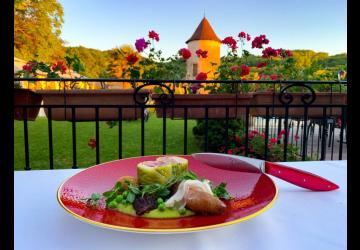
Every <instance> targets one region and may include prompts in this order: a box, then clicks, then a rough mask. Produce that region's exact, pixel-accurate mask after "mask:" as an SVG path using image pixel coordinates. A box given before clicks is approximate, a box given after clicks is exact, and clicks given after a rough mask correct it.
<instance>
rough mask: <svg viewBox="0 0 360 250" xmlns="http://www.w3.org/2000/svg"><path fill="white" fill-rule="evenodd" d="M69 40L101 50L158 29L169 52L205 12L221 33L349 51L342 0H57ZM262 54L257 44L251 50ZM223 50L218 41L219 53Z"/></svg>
mask: <svg viewBox="0 0 360 250" xmlns="http://www.w3.org/2000/svg"><path fill="white" fill-rule="evenodd" d="M59 2H60V3H61V5H62V6H63V8H64V19H65V22H64V24H63V28H62V35H61V37H62V38H63V39H64V40H65V41H66V42H67V45H68V46H78V45H82V46H85V47H89V48H96V49H100V50H106V49H111V48H114V47H116V46H121V45H123V44H131V45H133V44H134V42H135V40H136V39H138V38H140V37H144V36H147V34H148V31H149V30H152V29H153V30H155V31H156V32H158V33H159V34H160V42H159V43H158V44H157V46H156V47H157V48H158V49H161V50H162V51H163V52H164V55H165V56H170V55H172V54H174V53H176V52H177V50H178V49H179V48H182V47H186V44H185V41H186V40H187V39H188V38H189V37H190V36H191V35H192V34H193V32H194V31H195V29H196V27H197V26H198V24H199V22H200V21H201V19H202V18H203V14H204V10H205V13H206V18H207V19H208V20H209V22H210V24H211V25H212V27H213V28H214V30H215V32H216V34H217V35H218V36H219V37H220V38H221V39H223V38H224V37H226V36H234V37H235V36H237V34H238V33H239V32H240V31H245V32H247V33H249V34H250V35H251V37H255V36H258V35H260V34H265V35H266V36H267V37H268V38H269V40H270V44H269V45H270V46H271V47H273V48H286V49H312V50H314V51H317V52H320V51H322V52H328V53H329V54H330V55H333V54H339V53H343V52H346V51H347V20H346V19H347V16H346V14H347V13H346V12H347V5H346V0H273V1H266V0H251V1H249V0H246V1H244V0H238V1H235V0H227V1H221V0H217V1H215V0H207V1H205V0H182V1H169V0H151V1H149V0H135V1H134V0H132V1H131V0H118V1H116V0H101V1H99V0H59ZM247 49H249V50H250V52H251V53H254V54H260V53H261V52H260V50H251V49H250V46H248V47H247ZM225 51H226V49H225V47H224V46H222V54H224V53H225Z"/></svg>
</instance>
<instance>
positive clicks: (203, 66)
mask: <svg viewBox="0 0 360 250" xmlns="http://www.w3.org/2000/svg"><path fill="white" fill-rule="evenodd" d="M186 43H187V45H188V49H189V50H190V51H191V57H190V58H189V59H188V60H187V61H186V79H190V80H192V79H195V77H196V75H197V74H198V73H200V72H204V73H207V74H208V79H214V72H215V71H216V69H217V68H218V67H219V65H220V46H221V40H220V38H219V37H218V36H217V35H216V34H215V32H214V30H213V28H212V27H211V25H210V23H209V21H208V20H207V19H206V18H205V17H204V18H203V19H202V20H201V22H200V24H199V26H198V27H197V28H196V30H195V32H194V34H193V35H192V36H191V37H190V38H189V39H188V40H187V41H186ZM198 49H201V50H206V51H207V52H208V53H207V55H208V56H207V58H202V57H200V58H199V57H198V56H197V55H196V51H197V50H198Z"/></svg>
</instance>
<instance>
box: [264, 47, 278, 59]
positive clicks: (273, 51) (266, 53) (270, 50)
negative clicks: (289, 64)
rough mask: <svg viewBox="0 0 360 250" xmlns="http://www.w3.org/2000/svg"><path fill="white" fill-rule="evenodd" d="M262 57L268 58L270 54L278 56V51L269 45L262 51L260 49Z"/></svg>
mask: <svg viewBox="0 0 360 250" xmlns="http://www.w3.org/2000/svg"><path fill="white" fill-rule="evenodd" d="M262 54H263V55H262V57H263V58H269V57H271V56H273V57H277V56H278V54H279V52H278V50H276V49H273V48H271V47H267V48H266V49H264V50H263V51H262Z"/></svg>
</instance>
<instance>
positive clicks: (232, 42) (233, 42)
mask: <svg viewBox="0 0 360 250" xmlns="http://www.w3.org/2000/svg"><path fill="white" fill-rule="evenodd" d="M221 42H222V43H223V44H226V45H227V46H229V47H230V48H231V49H232V50H233V51H234V50H236V49H237V43H236V40H235V39H234V38H233V37H232V36H228V37H225V38H224V39H223V40H222V41H221Z"/></svg>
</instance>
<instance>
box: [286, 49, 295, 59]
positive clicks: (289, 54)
mask: <svg viewBox="0 0 360 250" xmlns="http://www.w3.org/2000/svg"><path fill="white" fill-rule="evenodd" d="M285 54H286V55H287V56H288V57H292V56H293V53H292V51H291V50H288V49H287V50H285Z"/></svg>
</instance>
